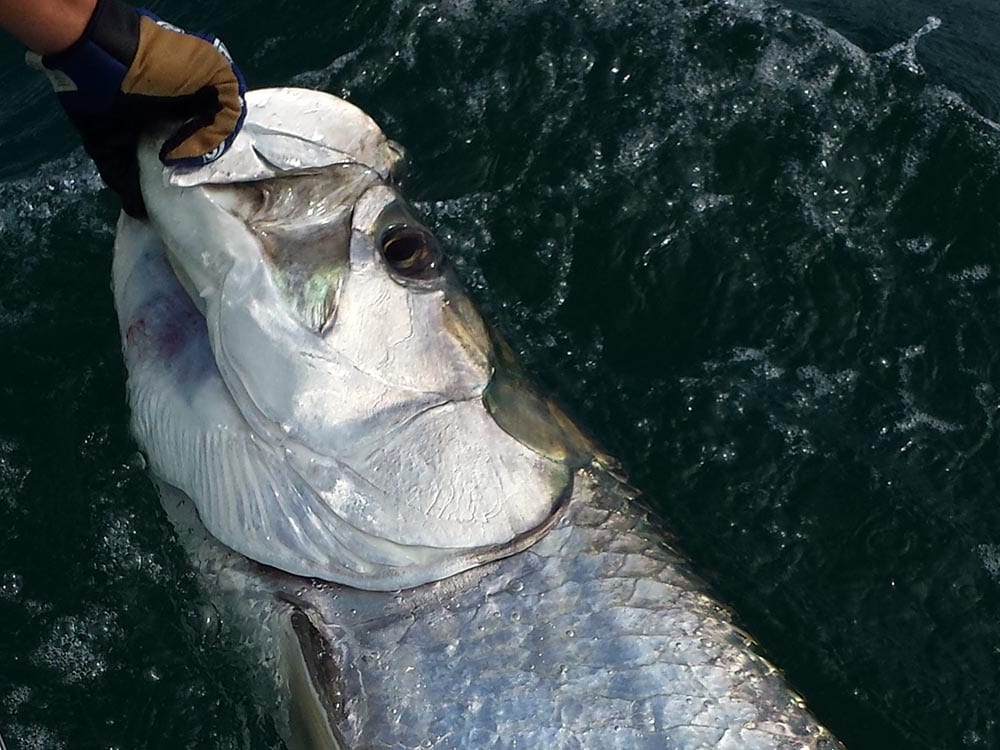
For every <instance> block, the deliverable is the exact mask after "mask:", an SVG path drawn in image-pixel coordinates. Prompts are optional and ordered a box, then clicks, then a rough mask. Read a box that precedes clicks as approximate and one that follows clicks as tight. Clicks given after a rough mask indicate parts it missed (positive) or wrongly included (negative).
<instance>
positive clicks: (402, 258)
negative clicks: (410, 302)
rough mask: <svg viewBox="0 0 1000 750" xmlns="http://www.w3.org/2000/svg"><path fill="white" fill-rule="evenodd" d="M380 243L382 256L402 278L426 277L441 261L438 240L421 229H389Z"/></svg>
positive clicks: (398, 226) (411, 227)
mask: <svg viewBox="0 0 1000 750" xmlns="http://www.w3.org/2000/svg"><path fill="white" fill-rule="evenodd" d="M380 242H381V246H382V256H383V257H384V258H385V260H386V262H387V263H388V264H389V266H390V267H391V268H392V270H393V271H395V272H396V273H398V274H400V275H402V276H409V277H422V276H426V275H427V274H426V272H427V271H431V270H433V269H434V268H435V267H436V266H437V265H438V262H439V261H440V259H441V250H440V248H439V247H438V244H437V240H435V239H434V237H433V235H431V234H430V233H429V232H427V231H426V230H425V229H423V228H421V227H414V226H407V225H397V226H393V227H389V228H388V229H386V230H385V231H384V232H383V233H382V237H381V240H380Z"/></svg>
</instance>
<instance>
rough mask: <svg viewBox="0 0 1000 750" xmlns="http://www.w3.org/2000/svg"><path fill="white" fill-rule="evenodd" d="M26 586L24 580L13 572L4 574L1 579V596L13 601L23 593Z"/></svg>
mask: <svg viewBox="0 0 1000 750" xmlns="http://www.w3.org/2000/svg"><path fill="white" fill-rule="evenodd" d="M23 586H24V579H23V578H22V577H21V576H20V575H19V574H18V573H15V572H13V571H9V572H7V573H4V574H3V577H2V578H0V596H2V597H4V598H9V599H12V598H14V597H15V596H17V595H18V594H20V593H21V589H22V588H23Z"/></svg>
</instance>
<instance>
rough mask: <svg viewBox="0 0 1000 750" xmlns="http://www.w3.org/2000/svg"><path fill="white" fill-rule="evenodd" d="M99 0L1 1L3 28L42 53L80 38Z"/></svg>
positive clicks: (0, 10)
mask: <svg viewBox="0 0 1000 750" xmlns="http://www.w3.org/2000/svg"><path fill="white" fill-rule="evenodd" d="M96 3H97V0H0V28H4V29H6V30H7V31H9V32H10V33H11V34H13V35H14V36H16V37H17V38H18V39H20V40H21V41H22V42H24V44H26V45H27V46H28V47H30V48H31V49H33V50H35V51H36V52H40V53H42V54H49V53H52V52H59V51H60V50H63V49H66V48H67V47H68V46H70V45H71V44H72V43H73V42H75V41H76V40H77V39H79V38H80V35H81V34H83V30H84V29H85V28H86V27H87V22H88V21H89V20H90V17H91V16H92V15H93V13H94V6H95V5H96Z"/></svg>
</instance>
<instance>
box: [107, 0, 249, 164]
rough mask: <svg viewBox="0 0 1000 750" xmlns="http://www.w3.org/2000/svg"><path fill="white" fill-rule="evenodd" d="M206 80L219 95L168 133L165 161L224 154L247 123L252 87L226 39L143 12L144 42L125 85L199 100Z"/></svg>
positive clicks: (131, 90) (200, 160) (148, 93)
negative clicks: (172, 133)
mask: <svg viewBox="0 0 1000 750" xmlns="http://www.w3.org/2000/svg"><path fill="white" fill-rule="evenodd" d="M206 86H208V87H210V88H212V89H214V90H215V94H216V96H215V99H214V100H211V102H210V104H206V106H205V110H204V111H202V112H199V113H198V114H197V116H195V117H194V118H193V119H192V120H190V121H189V122H188V123H186V125H185V127H183V128H182V129H181V130H180V131H179V132H178V133H177V134H176V135H175V136H174V137H172V138H170V139H168V141H167V146H166V147H165V149H164V150H163V152H161V157H160V158H161V159H162V160H163V161H164V163H167V164H204V163H207V162H209V161H212V160H213V159H215V158H218V156H220V155H221V154H222V153H223V151H224V150H225V149H226V148H227V147H228V145H229V144H230V143H231V142H232V139H233V138H235V136H236V132H237V131H238V130H239V127H240V125H241V124H242V120H243V117H244V114H245V111H246V106H245V104H244V101H243V94H244V93H245V90H246V87H245V85H244V83H243V79H242V77H241V76H240V74H239V72H238V71H237V70H236V67H235V66H234V65H233V63H232V61H231V60H230V58H229V56H228V53H227V52H226V51H225V47H223V46H222V45H221V43H218V42H215V41H214V40H211V41H210V40H208V39H204V38H202V37H199V36H195V35H193V34H184V33H179V32H177V31H174V30H172V28H170V27H167V26H164V25H161V24H160V23H157V22H156V21H154V20H153V19H152V18H149V17H148V16H143V17H142V18H141V19H140V28H139V47H138V49H137V51H136V55H135V59H134V61H133V63H132V66H131V67H130V68H129V71H128V73H127V75H126V76H125V79H124V80H123V82H122V91H123V92H124V93H126V94H131V95H137V96H142V97H154V98H158V99H163V98H175V99H185V98H189V97H190V98H192V99H195V100H197V99H198V98H199V97H200V94H201V92H203V91H204V89H205V87H206ZM202 100H203V101H204V99H202Z"/></svg>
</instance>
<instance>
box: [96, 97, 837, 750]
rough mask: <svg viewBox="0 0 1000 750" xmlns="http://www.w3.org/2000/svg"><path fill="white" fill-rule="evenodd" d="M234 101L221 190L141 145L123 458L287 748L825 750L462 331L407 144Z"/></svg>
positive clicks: (484, 345) (551, 427)
mask: <svg viewBox="0 0 1000 750" xmlns="http://www.w3.org/2000/svg"><path fill="white" fill-rule="evenodd" d="M249 104H250V114H249V116H248V130H247V134H246V135H245V136H244V137H242V140H241V141H238V145H237V147H236V149H235V150H234V152H233V154H232V155H231V156H230V158H228V159H227V160H223V161H222V162H221V163H220V164H219V165H217V166H216V167H215V168H212V169H209V170H206V171H201V172H199V173H173V174H170V173H167V174H164V173H163V172H162V169H161V168H160V167H159V165H158V164H157V163H156V162H155V154H156V144H155V142H151V143H148V144H146V145H144V146H143V147H142V149H141V151H140V160H141V163H142V165H143V180H144V195H145V198H146V202H147V205H148V206H149V208H150V214H151V217H152V221H151V222H150V223H147V222H140V221H137V220H134V219H131V218H129V217H127V216H123V217H122V218H121V220H120V224H119V230H118V238H117V241H116V251H115V260H114V269H113V272H114V285H115V295H116V307H117V310H118V314H119V322H120V326H121V330H122V340H123V348H124V353H125V359H126V364H127V367H128V371H129V398H130V404H131V406H132V410H133V423H134V429H135V432H136V435H137V438H138V439H139V441H140V443H141V444H142V445H143V446H144V448H145V449H146V452H147V454H148V456H149V461H150V465H151V468H152V470H153V473H154V475H156V476H157V478H158V481H159V482H160V484H161V487H162V497H163V501H164V506H165V508H166V509H167V510H168V512H169V514H170V515H171V518H172V520H173V522H174V524H175V526H176V528H177V529H178V532H179V535H180V537H181V539H182V541H183V542H184V545H185V547H186V549H187V550H188V553H189V555H190V557H191V559H192V561H193V564H194V565H195V567H196V568H197V569H198V570H199V572H200V573H201V575H202V578H203V580H204V581H205V584H206V589H207V590H208V591H210V592H211V593H212V595H213V597H215V599H216V600H217V601H218V602H219V606H220V608H221V609H222V611H223V612H225V613H227V618H228V619H229V620H231V621H232V622H234V623H236V627H237V628H240V629H243V630H244V631H245V632H246V633H247V634H248V635H249V636H250V637H251V638H252V639H253V640H254V642H255V643H256V644H257V646H256V649H257V653H258V654H259V656H260V659H259V663H260V665H261V666H260V669H261V673H262V675H267V676H268V678H269V679H270V680H271V682H272V683H273V685H274V687H275V694H276V695H277V696H279V697H280V700H278V701H277V702H276V705H277V713H278V716H279V719H278V721H279V726H280V727H281V729H282V731H283V732H284V734H285V736H286V737H287V738H288V741H289V744H290V746H292V747H301V748H410V747H412V748H418V747H435V748H480V747H497V748H506V747H546V748H678V749H679V750H680V749H684V750H686V749H689V748H706V747H713V748H746V749H750V748H761V749H763V748H774V749H781V750H785V749H787V750H791V749H792V748H796V749H799V748H836V747H840V745H839V744H838V743H837V742H836V740H835V739H833V738H832V737H831V736H830V735H829V733H827V732H826V731H825V730H824V729H823V728H822V727H820V726H819V724H818V723H817V722H816V721H815V719H814V718H813V717H812V716H811V715H810V714H809V712H808V711H807V710H806V708H805V707H804V705H803V703H802V701H801V700H800V699H799V698H798V697H797V696H796V695H795V694H794V693H793V692H792V691H791V690H790V689H789V688H788V687H787V685H786V684H785V682H784V680H783V678H782V676H781V675H780V673H778V672H777V670H775V669H774V668H773V667H772V666H771V665H770V664H769V663H768V662H767V661H766V660H764V659H763V658H761V657H760V656H758V655H757V654H756V652H755V651H754V650H753V647H752V644H751V642H750V639H749V637H748V636H746V635H745V634H744V633H743V632H742V631H740V630H739V629H738V628H737V627H736V626H735V625H734V623H733V620H732V617H731V615H730V613H729V612H728V611H727V610H726V609H725V608H724V607H722V606H721V605H719V604H718V603H717V602H716V601H715V600H714V599H713V598H712V597H711V595H710V594H709V592H708V590H707V587H706V586H705V585H704V583H703V582H702V581H701V580H700V579H699V578H698V577H697V576H696V575H695V574H694V573H693V572H692V571H691V570H690V568H689V566H688V565H687V563H686V562H685V561H684V560H683V558H682V557H681V556H680V555H678V554H677V553H676V552H674V551H673V550H672V548H671V547H670V545H669V544H668V543H667V542H666V540H665V539H664V537H663V535H662V532H660V531H658V530H657V529H656V528H655V526H653V525H651V524H650V523H649V522H648V521H647V519H646V516H645V514H644V513H643V512H642V510H641V508H640V507H639V506H638V504H637V503H635V502H634V501H633V500H632V499H631V496H632V494H633V493H632V492H631V491H630V490H629V488H628V487H627V486H626V485H624V484H623V483H622V482H621V481H620V480H618V479H616V478H615V476H614V472H613V471H612V462H611V461H610V459H608V458H607V457H606V456H604V455H603V454H602V453H601V452H600V451H599V450H598V449H597V448H596V447H595V446H594V445H593V444H592V443H591V442H590V441H589V440H588V439H587V438H586V437H585V436H584V435H583V433H581V432H580V431H579V430H577V429H576V428H575V426H574V425H573V424H572V422H570V421H569V420H568V419H567V418H566V417H565V415H563V414H562V412H561V411H560V410H559V409H558V408H557V407H556V406H555V405H553V404H551V403H550V402H549V401H548V400H547V399H545V398H544V397H543V396H541V395H540V394H538V393H537V392H535V391H534V389H533V388H532V387H531V385H530V384H529V383H528V382H527V381H526V379H525V378H524V377H523V375H522V374H521V373H520V371H519V369H518V368H517V364H516V362H515V361H514V358H513V355H512V354H511V353H510V352H509V350H508V349H507V348H506V347H505V345H504V344H503V342H502V340H500V338H499V337H498V336H497V335H496V334H495V333H493V332H491V331H490V330H489V328H488V326H487V325H486V324H485V323H484V322H483V321H482V320H481V319H480V318H479V316H478V313H476V312H475V309H474V307H473V306H472V305H471V303H470V302H469V301H468V299H467V298H466V297H465V296H464V293H463V292H462V291H461V289H460V287H459V286H458V285H457V282H456V281H455V279H454V278H453V276H451V275H450V273H449V272H447V270H446V268H445V264H444V259H443V256H441V255H440V251H439V249H438V248H436V245H435V244H434V242H433V238H432V237H430V236H429V235H428V233H426V230H424V229H422V228H420V227H419V225H418V224H417V223H416V221H415V220H414V219H413V218H412V215H411V214H410V213H409V211H408V209H407V208H406V206H405V203H403V202H402V199H401V198H400V196H399V195H398V193H397V192H396V190H395V188H394V186H393V184H392V179H391V177H392V170H393V154H394V153H398V149H397V147H395V146H394V145H393V144H391V142H388V141H386V140H385V139H384V136H381V133H380V131H378V129H377V126H374V124H373V123H371V121H370V120H368V119H367V118H366V117H365V116H364V115H363V113H360V112H359V111H358V110H355V109H353V108H350V107H349V105H345V103H343V102H341V101H340V100H337V99H335V98H333V97H329V96H327V95H318V94H315V93H313V92H297V91H295V90H276V91H271V92H254V93H253V94H252V96H251V97H250V99H249ZM345 107H346V108H345ZM338 114H339V115H341V117H338V116H337V115H338ZM330 122H338V123H340V125H338V126H337V127H334V128H333V130H330V129H329V128H328V127H327V124H328V123H330ZM345 123H346V124H345ZM227 156H229V155H227ZM220 540H221V542H224V544H223V543H220ZM240 553H242V554H240Z"/></svg>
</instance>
